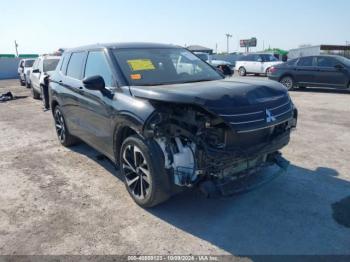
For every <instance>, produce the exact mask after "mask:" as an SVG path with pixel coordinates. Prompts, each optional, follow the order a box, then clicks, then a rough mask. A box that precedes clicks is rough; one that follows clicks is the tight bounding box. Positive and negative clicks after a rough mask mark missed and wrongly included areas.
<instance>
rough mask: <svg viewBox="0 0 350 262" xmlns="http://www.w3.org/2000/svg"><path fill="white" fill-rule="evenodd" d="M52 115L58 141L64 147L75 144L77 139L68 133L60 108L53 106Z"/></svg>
mask: <svg viewBox="0 0 350 262" xmlns="http://www.w3.org/2000/svg"><path fill="white" fill-rule="evenodd" d="M53 117H54V120H55V129H56V133H57V137H58V140H59V141H60V143H61V144H62V145H63V146H65V147H70V146H73V145H75V144H77V143H78V141H79V140H78V139H77V138H76V137H75V136H72V135H71V134H70V133H69V131H68V128H67V126H66V122H65V120H64V117H63V114H62V111H61V108H60V107H59V106H56V107H55V109H54V113H53Z"/></svg>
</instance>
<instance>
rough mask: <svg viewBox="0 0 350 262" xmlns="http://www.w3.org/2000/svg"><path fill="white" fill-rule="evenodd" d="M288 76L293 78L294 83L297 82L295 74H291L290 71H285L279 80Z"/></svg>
mask: <svg viewBox="0 0 350 262" xmlns="http://www.w3.org/2000/svg"><path fill="white" fill-rule="evenodd" d="M287 76H289V77H290V78H292V79H293V81H294V84H296V82H295V78H294V76H293V75H292V74H290V73H285V74H283V75H281V76H280V78H279V79H278V82H279V81H281V80H282V79H283V78H284V77H287Z"/></svg>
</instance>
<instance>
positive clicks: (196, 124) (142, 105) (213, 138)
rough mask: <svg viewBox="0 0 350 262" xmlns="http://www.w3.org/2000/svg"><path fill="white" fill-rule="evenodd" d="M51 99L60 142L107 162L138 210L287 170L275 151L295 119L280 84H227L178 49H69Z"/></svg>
mask: <svg viewBox="0 0 350 262" xmlns="http://www.w3.org/2000/svg"><path fill="white" fill-rule="evenodd" d="M50 101H51V108H52V112H53V116H54V119H55V126H56V131H57V135H58V138H59V141H60V142H61V143H62V145H64V146H71V145H73V144H74V143H76V142H77V141H79V140H82V141H84V142H86V143H88V144H89V145H91V146H92V147H94V148H95V149H96V150H98V151H99V152H101V153H103V154H104V155H106V156H107V157H108V158H109V159H110V160H112V161H113V162H114V163H115V164H117V165H118V166H120V171H121V175H122V176H123V178H124V181H125V185H126V188H127V190H128V192H129V193H130V195H131V197H132V198H133V199H134V200H135V202H136V203H137V204H139V205H140V206H143V207H151V206H154V205H157V204H159V203H161V202H163V201H165V200H166V199H168V198H169V197H170V196H171V195H172V194H174V193H175V192H178V191H179V189H181V188H185V187H194V186H199V187H200V188H201V189H202V191H203V192H205V193H206V194H208V195H210V194H212V193H215V194H216V193H218V192H219V193H222V194H231V193H235V192H237V190H238V191H240V190H242V187H243V186H240V184H239V182H237V181H240V182H242V181H243V180H247V181H248V179H250V178H251V177H252V176H253V174H255V173H257V170H259V169H260V168H262V167H266V166H270V165H273V164H275V163H277V164H279V165H280V166H284V164H285V163H286V162H283V161H282V160H283V158H282V157H281V156H280V154H279V153H278V150H279V149H281V148H282V147H284V146H285V145H287V144H288V142H289V137H290V132H291V130H292V128H293V127H295V126H296V119H297V110H296V109H295V107H294V105H293V103H292V101H291V99H290V97H289V95H288V92H287V89H286V88H285V87H283V86H282V85H281V84H280V83H271V82H263V81H253V80H246V81H244V82H242V80H239V81H229V80H224V77H223V76H222V75H221V74H220V73H219V72H217V71H216V70H215V69H213V68H212V67H211V66H210V65H208V64H207V63H205V62H203V61H202V60H200V59H199V58H198V57H197V56H195V55H194V54H192V53H191V52H189V51H188V50H186V49H184V48H181V47H177V46H173V45H162V44H149V43H147V44H146V43H125V44H107V45H94V46H88V47H80V48H76V49H71V50H67V51H66V52H65V53H64V55H63V56H62V58H61V60H60V63H59V65H58V66H57V69H56V72H55V73H54V74H53V75H52V76H51V79H50ZM247 184H249V183H248V182H247ZM247 184H245V185H247Z"/></svg>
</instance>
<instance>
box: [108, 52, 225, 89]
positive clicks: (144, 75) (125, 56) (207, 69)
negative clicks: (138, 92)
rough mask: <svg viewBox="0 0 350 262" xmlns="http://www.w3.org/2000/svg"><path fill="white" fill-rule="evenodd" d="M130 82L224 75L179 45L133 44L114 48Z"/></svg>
mask: <svg viewBox="0 0 350 262" xmlns="http://www.w3.org/2000/svg"><path fill="white" fill-rule="evenodd" d="M113 53H114V55H115V57H116V59H117V62H118V64H119V66H120V68H121V70H122V72H123V74H124V76H125V77H126V79H128V81H129V83H130V85H138V86H147V85H165V84H177V83H190V82H200V81H213V80H218V79H222V78H223V77H222V76H221V75H220V74H219V73H218V72H216V70H215V69H213V68H212V67H211V66H209V65H208V64H206V63H205V62H203V61H202V60H201V59H199V58H198V57H197V56H195V55H194V54H192V53H191V52H189V51H187V50H186V49H182V48H147V49H142V48H135V49H133V48H132V49H131V48H130V49H116V50H114V51H113Z"/></svg>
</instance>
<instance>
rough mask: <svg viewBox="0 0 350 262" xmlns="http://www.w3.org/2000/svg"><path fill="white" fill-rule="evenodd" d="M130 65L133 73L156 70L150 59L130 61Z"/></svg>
mask: <svg viewBox="0 0 350 262" xmlns="http://www.w3.org/2000/svg"><path fill="white" fill-rule="evenodd" d="M128 64H129V66H130V68H131V70H132V71H145V70H154V69H156V68H155V67H154V65H153V63H152V61H151V60H150V59H134V60H128Z"/></svg>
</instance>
